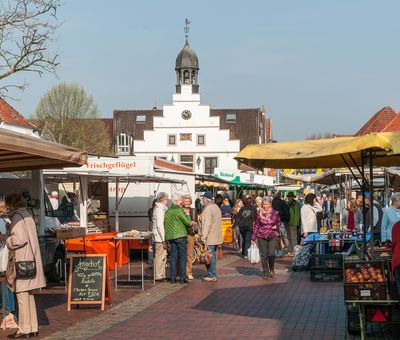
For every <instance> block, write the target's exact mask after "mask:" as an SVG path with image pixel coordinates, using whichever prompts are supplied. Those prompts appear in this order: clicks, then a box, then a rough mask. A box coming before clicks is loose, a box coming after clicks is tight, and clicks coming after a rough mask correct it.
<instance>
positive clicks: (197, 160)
mask: <svg viewBox="0 0 400 340" xmlns="http://www.w3.org/2000/svg"><path fill="white" fill-rule="evenodd" d="M200 163H201V158H200V156H197V159H196V164H197V169H200Z"/></svg>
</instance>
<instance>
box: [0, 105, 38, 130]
mask: <svg viewBox="0 0 400 340" xmlns="http://www.w3.org/2000/svg"><path fill="white" fill-rule="evenodd" d="M0 122H4V123H7V124H12V125H19V126H23V127H26V128H31V129H35V128H36V127H35V125H33V124H31V123H29V122H28V121H27V120H26V119H25V118H24V117H23V116H22V115H21V114H20V113H18V112H17V111H16V110H15V109H14V108H13V107H12V106H11V105H10V104H8V103H7V102H6V101H5V100H4V99H2V98H0Z"/></svg>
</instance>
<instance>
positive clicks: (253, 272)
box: [236, 267, 262, 277]
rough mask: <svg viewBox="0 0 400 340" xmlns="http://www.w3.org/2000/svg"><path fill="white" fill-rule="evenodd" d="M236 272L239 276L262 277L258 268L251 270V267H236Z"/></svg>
mask: <svg viewBox="0 0 400 340" xmlns="http://www.w3.org/2000/svg"><path fill="white" fill-rule="evenodd" d="M236 270H237V272H238V273H239V274H242V275H246V276H252V275H254V276H260V277H262V271H261V270H260V269H259V268H258V267H255V268H251V267H236Z"/></svg>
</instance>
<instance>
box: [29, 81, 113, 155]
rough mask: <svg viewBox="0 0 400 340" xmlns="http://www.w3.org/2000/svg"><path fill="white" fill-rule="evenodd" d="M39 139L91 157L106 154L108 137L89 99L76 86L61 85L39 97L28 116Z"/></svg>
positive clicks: (108, 144)
mask: <svg viewBox="0 0 400 340" xmlns="http://www.w3.org/2000/svg"><path fill="white" fill-rule="evenodd" d="M32 120H33V123H34V124H35V125H36V126H37V127H38V129H39V131H40V133H41V136H42V137H43V138H45V139H48V140H51V141H53V142H56V143H61V144H65V145H70V146H73V147H76V148H79V149H82V150H86V151H87V152H89V153H92V154H103V155H106V154H110V153H111V138H110V135H109V134H108V132H107V128H106V126H105V124H104V122H103V121H101V120H100V119H99V114H98V108H97V105H96V104H95V102H94V100H93V97H91V96H88V95H87V94H86V92H85V90H84V89H83V88H82V87H80V86H79V85H77V84H67V83H65V82H64V83H61V84H58V85H56V86H54V87H53V88H52V89H50V90H49V91H48V92H47V93H46V94H44V95H43V96H42V98H41V99H40V101H39V104H38V106H37V108H36V112H35V114H34V115H33V117H32Z"/></svg>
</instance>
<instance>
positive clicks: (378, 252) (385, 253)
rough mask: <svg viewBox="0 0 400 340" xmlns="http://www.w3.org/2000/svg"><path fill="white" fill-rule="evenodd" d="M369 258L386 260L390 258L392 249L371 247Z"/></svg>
mask: <svg viewBox="0 0 400 340" xmlns="http://www.w3.org/2000/svg"><path fill="white" fill-rule="evenodd" d="M370 254H371V258H372V260H374V261H386V260H390V259H391V258H392V250H391V249H390V248H387V249H371V251H370Z"/></svg>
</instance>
